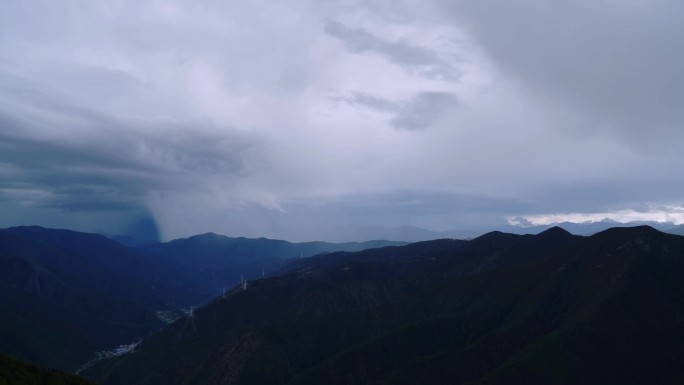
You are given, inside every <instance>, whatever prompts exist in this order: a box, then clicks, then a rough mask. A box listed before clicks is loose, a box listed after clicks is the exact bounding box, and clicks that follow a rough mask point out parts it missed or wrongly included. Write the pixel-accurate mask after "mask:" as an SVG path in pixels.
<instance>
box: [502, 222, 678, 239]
mask: <svg viewBox="0 0 684 385" xmlns="http://www.w3.org/2000/svg"><path fill="white" fill-rule="evenodd" d="M636 226H650V227H653V228H655V229H657V230H659V231H663V232H667V233H672V232H671V230H672V228H673V227H674V224H672V223H669V222H652V221H633V222H616V221H613V220H609V219H605V220H602V221H596V222H561V223H553V224H549V225H538V226H527V227H523V226H512V225H511V226H501V227H499V228H498V230H500V231H504V232H509V233H512V234H538V233H540V232H542V231H544V230H547V229H550V228H552V227H562V228H563V229H565V230H567V231H569V232H571V233H572V234H575V235H593V234H596V233H598V232H600V231H604V230H608V229H610V228H614V227H636Z"/></svg>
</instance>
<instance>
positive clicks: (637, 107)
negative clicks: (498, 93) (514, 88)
mask: <svg viewBox="0 0 684 385" xmlns="http://www.w3.org/2000/svg"><path fill="white" fill-rule="evenodd" d="M443 4H444V7H445V8H447V9H449V10H450V11H451V15H453V16H455V19H456V20H458V22H459V23H462V24H463V25H465V26H466V27H467V30H468V31H469V33H470V34H471V35H472V36H473V37H474V38H475V39H477V41H478V42H479V43H481V45H482V47H483V48H484V49H485V50H486V52H487V53H488V54H489V55H490V56H491V58H492V59H493V60H494V62H495V63H496V64H497V65H498V67H499V68H500V70H501V71H502V72H503V73H505V74H506V75H507V76H511V77H514V78H515V79H517V80H518V81H520V82H522V84H524V85H525V86H526V87H529V89H530V90H532V91H533V92H534V93H535V94H536V97H538V98H539V100H542V101H546V102H547V104H546V106H547V108H564V109H567V111H568V112H567V113H570V114H582V113H583V114H587V115H588V116H589V121H587V122H585V125H584V127H573V128H574V129H576V130H583V131H585V132H586V131H593V130H601V129H606V128H609V129H612V130H614V131H618V132H621V133H623V134H625V135H626V136H627V137H629V138H631V139H634V138H636V140H637V144H638V145H639V146H643V145H644V144H645V142H652V143H653V144H654V145H655V146H659V145H660V144H659V143H660V141H659V139H658V137H660V136H661V135H670V134H679V133H680V132H681V127H682V125H684V111H683V110H682V108H681V106H682V104H684V77H682V76H680V72H681V68H684V23H682V15H684V3H682V2H680V1H677V0H660V1H626V2H613V1H596V2H591V3H588V2H584V1H576V0H561V1H554V2H549V3H544V4H540V3H537V2H529V1H523V0H520V1H506V2H499V1H479V0H472V1H471V0H463V1H456V2H450V1H444V2H443ZM554 104H555V106H554ZM631 139H630V140H631ZM678 140H681V138H680V139H678Z"/></svg>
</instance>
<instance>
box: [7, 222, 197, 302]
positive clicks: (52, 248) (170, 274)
mask: <svg viewBox="0 0 684 385" xmlns="http://www.w3.org/2000/svg"><path fill="white" fill-rule="evenodd" d="M0 234H3V235H5V236H7V235H14V236H16V238H15V239H14V242H9V243H4V244H0V252H4V253H5V254H9V255H16V256H22V257H26V258H28V259H30V260H32V261H35V262H37V263H40V264H42V265H45V266H47V267H50V268H52V269H55V270H57V271H59V272H61V273H63V274H66V275H68V276H71V277H74V278H76V279H78V280H81V281H82V282H83V283H85V284H86V285H88V286H90V287H92V288H94V289H96V290H98V291H100V292H103V293H106V294H107V295H110V296H112V297H115V298H118V299H122V300H126V301H129V302H132V303H135V304H137V305H139V306H141V307H143V308H146V309H148V310H150V311H151V312H153V313H154V312H155V311H157V310H162V309H174V308H177V307H178V306H180V305H184V304H185V302H186V300H185V299H186V298H196V297H197V296H199V294H197V293H194V292H193V287H192V284H191V283H190V278H189V277H188V276H187V275H186V274H185V273H184V272H182V270H177V269H173V268H172V267H168V266H165V265H158V264H157V263H156V262H154V261H151V260H149V259H148V258H145V257H144V256H142V255H140V254H139V253H137V252H136V251H135V250H132V249H130V248H128V247H126V246H124V245H122V244H120V243H118V242H116V241H113V240H111V239H109V238H107V237H104V236H102V235H99V234H90V233H81V232H77V231H71V230H61V229H47V228H43V227H39V226H21V227H11V228H8V229H4V230H0ZM19 240H23V241H22V242H19Z"/></svg>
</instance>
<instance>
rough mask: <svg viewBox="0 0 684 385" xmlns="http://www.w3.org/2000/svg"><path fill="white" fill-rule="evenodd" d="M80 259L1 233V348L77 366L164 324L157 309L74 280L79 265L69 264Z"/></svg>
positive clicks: (47, 363) (36, 359)
mask: <svg viewBox="0 0 684 385" xmlns="http://www.w3.org/2000/svg"><path fill="white" fill-rule="evenodd" d="M79 260H80V258H79V256H77V255H74V254H71V253H68V252H66V251H64V250H62V249H58V248H56V247H54V246H50V245H48V244H46V243H44V242H41V241H36V240H32V239H27V238H23V237H20V236H17V235H14V234H10V233H6V232H0V308H2V312H0V325H1V326H2V327H1V328H0V351H2V352H5V353H9V354H12V355H14V356H17V357H19V358H22V359H26V360H29V361H32V362H35V363H37V364H39V365H41V366H48V367H54V368H61V369H65V370H75V369H76V368H77V367H78V365H79V364H80V363H83V362H85V361H87V360H89V359H91V358H92V357H93V355H94V352H96V351H100V350H104V349H107V348H110V347H113V346H115V345H118V344H121V343H125V342H132V341H134V340H136V339H138V338H140V337H143V336H145V335H147V334H149V333H150V332H151V331H153V330H156V329H158V328H159V327H160V326H162V322H161V321H159V320H158V319H157V317H156V316H155V313H154V311H152V310H150V309H148V308H146V307H144V306H141V305H140V304H139V303H136V301H134V300H131V301H129V300H128V299H126V298H124V297H125V296H124V295H113V294H112V293H111V292H105V291H101V290H99V289H98V288H95V287H93V286H91V285H88V284H87V283H84V282H87V281H90V280H89V279H80V278H83V277H79V278H75V276H74V275H72V274H71V273H74V271H77V272H78V269H73V268H72V267H71V266H70V263H78V262H77V261H79ZM88 272H90V270H88ZM104 274H106V271H101V272H100V275H104ZM126 293H130V292H128V291H127V292H126ZM114 294H120V290H116V291H115V293H114ZM135 294H136V293H132V295H133V296H134V297H133V299H134V298H135ZM143 295H144V293H141V297H142V296H143Z"/></svg>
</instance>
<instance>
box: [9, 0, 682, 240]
mask: <svg viewBox="0 0 684 385" xmlns="http://www.w3.org/2000/svg"><path fill="white" fill-rule="evenodd" d="M682 7H683V6H682V5H681V4H679V2H677V1H674V0H672V1H668V0H659V1H656V2H652V1H651V2H646V1H639V0H636V1H629V2H623V3H618V2H614V1H607V0H606V1H597V2H592V3H591V4H589V3H586V2H583V1H575V0H562V1H558V2H553V3H549V4H541V5H540V4H536V3H535V4H532V3H530V2H527V1H522V0H520V1H518V0H514V1H509V2H505V3H501V2H492V1H474V0H473V1H470V0H461V1H455V2H454V1H438V0H435V1H427V2H425V1H423V2H418V1H409V0H404V1H398V2H397V1H385V0H374V1H363V2H362V1H353V0H352V1H346V2H327V1H323V2H320V1H318V2H316V1H304V0H292V1H285V2H278V3H274V2H265V1H255V2H248V3H244V2H233V1H215V2H214V1H209V2H202V3H201V4H199V3H188V2H182V1H136V2H133V1H114V2H112V1H89V2H83V1H78V0H69V1H63V2H58V3H55V2H51V1H40V0H35V1H32V2H7V3H3V4H2V5H0V208H2V209H3V212H4V213H5V215H4V218H3V219H2V221H1V222H0V225H4V226H9V225H15V224H20V223H40V224H46V225H51V226H64V227H72V228H78V229H83V230H90V231H107V232H117V231H124V229H125V228H127V227H130V226H131V224H132V223H135V222H137V221H140V220H141V219H142V220H144V219H145V218H149V217H152V218H153V219H154V220H156V222H157V223H158V225H159V227H160V229H161V232H162V235H163V237H164V238H173V237H178V236H183V235H189V234H193V233H197V232H201V231H216V232H221V233H230V234H233V235H250V236H257V235H263V236H271V237H286V238H289V239H316V238H329V239H332V238H333V235H332V234H333V233H334V232H335V231H338V229H339V228H341V226H342V227H344V226H358V225H364V226H399V225H417V226H423V227H427V228H431V229H435V230H444V229H449V228H474V227H477V228H482V229H486V228H488V227H493V226H496V225H498V224H500V223H505V222H506V219H507V218H514V217H520V216H523V217H525V216H526V217H529V218H530V219H534V220H539V218H554V216H553V215H560V214H563V213H580V215H586V217H587V218H592V215H597V213H601V214H603V213H611V212H615V213H616V214H615V217H616V218H617V217H619V213H624V212H626V211H625V210H632V211H629V212H635V213H637V214H638V213H643V214H644V216H648V215H651V216H652V215H653V212H664V213H666V212H669V211H672V210H670V209H672V207H680V205H681V204H682V199H681V196H680V194H679V191H681V190H682V188H684V180H683V178H682V177H681V176H680V175H681V172H680V171H679V170H681V168H682V166H683V165H684V155H681V151H680V147H681V146H680V145H681V144H682V143H683V138H682V134H681V129H680V128H681V127H682V126H683V124H684V112H682V109H681V106H682V105H684V91H683V90H684V83H683V82H684V81H683V80H682V77H681V76H679V72H680V69H681V68H683V67H684V54H683V52H684V50H682V48H684V31H682V28H684V27H682V26H684V23H683V22H682V21H683V20H682V16H681V15H684V12H683V11H684V9H682ZM668 208H669V209H668ZM668 210H669V211H668ZM675 211H676V210H675ZM673 212H674V211H673ZM582 213H583V214H582ZM535 218H536V219H535ZM324 229H327V230H324Z"/></svg>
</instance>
